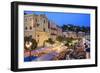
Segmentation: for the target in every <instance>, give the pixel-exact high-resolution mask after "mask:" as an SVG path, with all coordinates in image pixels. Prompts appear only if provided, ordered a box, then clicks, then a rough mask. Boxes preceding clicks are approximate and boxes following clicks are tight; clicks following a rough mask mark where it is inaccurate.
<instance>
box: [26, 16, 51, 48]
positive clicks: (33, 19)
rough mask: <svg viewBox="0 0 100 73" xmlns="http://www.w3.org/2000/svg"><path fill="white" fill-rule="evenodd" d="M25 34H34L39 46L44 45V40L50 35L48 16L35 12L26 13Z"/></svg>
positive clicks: (33, 36)
mask: <svg viewBox="0 0 100 73" xmlns="http://www.w3.org/2000/svg"><path fill="white" fill-rule="evenodd" d="M24 36H25V37H29V36H32V38H33V39H35V40H36V41H37V43H38V47H41V46H43V44H44V41H45V40H48V38H49V36H50V33H49V29H48V19H47V18H46V16H45V15H35V14H26V15H24Z"/></svg>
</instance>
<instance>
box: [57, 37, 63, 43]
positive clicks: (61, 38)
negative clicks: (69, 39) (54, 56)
mask: <svg viewBox="0 0 100 73" xmlns="http://www.w3.org/2000/svg"><path fill="white" fill-rule="evenodd" d="M56 40H57V41H59V42H63V41H64V37H62V36H58V37H57V38H56Z"/></svg>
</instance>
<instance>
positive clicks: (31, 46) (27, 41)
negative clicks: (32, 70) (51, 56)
mask: <svg viewBox="0 0 100 73" xmlns="http://www.w3.org/2000/svg"><path fill="white" fill-rule="evenodd" d="M27 45H28V46H27ZM24 48H25V50H28V51H29V52H30V56H29V58H30V61H31V60H32V58H31V57H32V55H31V51H32V50H33V49H36V48H37V42H36V40H35V39H32V36H29V37H24Z"/></svg>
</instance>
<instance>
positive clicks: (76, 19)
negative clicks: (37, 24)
mask: <svg viewBox="0 0 100 73" xmlns="http://www.w3.org/2000/svg"><path fill="white" fill-rule="evenodd" d="M24 13H27V14H37V15H39V14H45V15H46V16H47V18H48V19H49V20H52V21H53V22H55V23H56V24H57V25H59V26H62V25H63V24H74V25H77V26H90V14H83V13H61V12H39V11H24Z"/></svg>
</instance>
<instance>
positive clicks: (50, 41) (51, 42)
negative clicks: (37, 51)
mask: <svg viewBox="0 0 100 73" xmlns="http://www.w3.org/2000/svg"><path fill="white" fill-rule="evenodd" d="M45 42H48V43H50V44H54V43H55V42H54V41H53V40H52V39H51V38H49V39H48V40H46V41H45Z"/></svg>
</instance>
